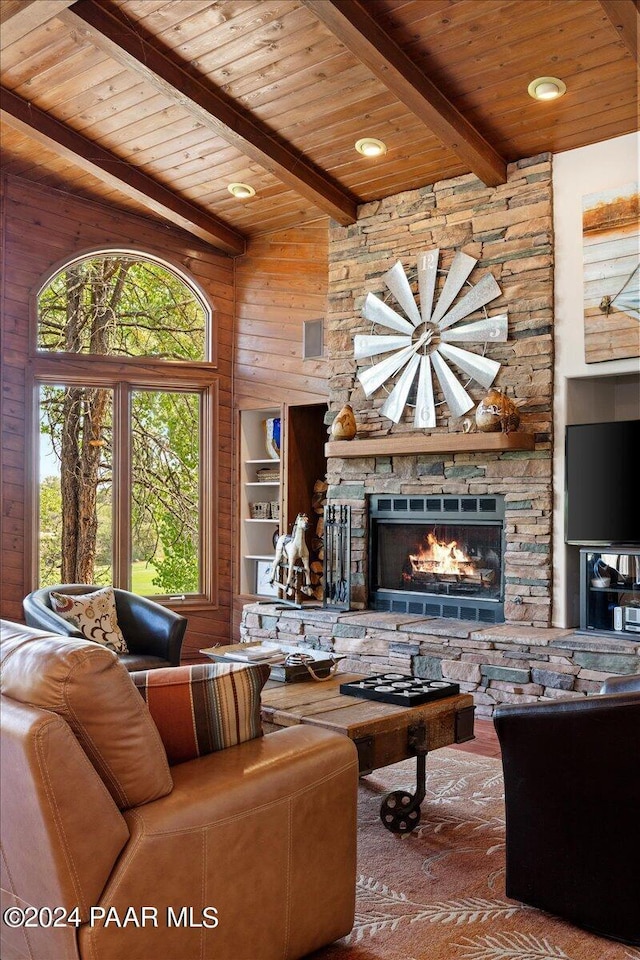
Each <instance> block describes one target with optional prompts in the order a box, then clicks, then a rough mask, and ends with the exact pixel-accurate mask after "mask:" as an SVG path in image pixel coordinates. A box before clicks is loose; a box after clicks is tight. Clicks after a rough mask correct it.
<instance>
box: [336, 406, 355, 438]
mask: <svg viewBox="0 0 640 960" xmlns="http://www.w3.org/2000/svg"><path fill="white" fill-rule="evenodd" d="M357 432H358V426H357V424H356V418H355V415H354V412H353V407H352V406H351V404H350V403H345V405H344V407H343V408H342V410H341V411H340V413H338V414H337V415H336V418H335V420H334V421H333V423H332V424H331V436H332V437H333V439H334V440H353V438H354V437H355V435H356V433H357Z"/></svg>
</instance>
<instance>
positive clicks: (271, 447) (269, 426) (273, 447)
mask: <svg viewBox="0 0 640 960" xmlns="http://www.w3.org/2000/svg"><path fill="white" fill-rule="evenodd" d="M264 433H265V442H264V445H265V449H266V451H267V455H268V456H269V457H271V459H272V460H279V459H280V417H269V419H268V420H265V421H264Z"/></svg>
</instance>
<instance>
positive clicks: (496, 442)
mask: <svg viewBox="0 0 640 960" xmlns="http://www.w3.org/2000/svg"><path fill="white" fill-rule="evenodd" d="M534 448H535V437H534V435H533V434H532V433H518V432H517V431H516V432H514V433H403V434H397V435H395V436H386V437H374V438H372V439H368V440H330V441H329V443H326V444H325V447H324V452H325V455H326V456H327V457H394V456H401V455H402V454H409V455H415V454H417V453H434V454H437V453H491V452H500V451H503V450H533V449H534Z"/></svg>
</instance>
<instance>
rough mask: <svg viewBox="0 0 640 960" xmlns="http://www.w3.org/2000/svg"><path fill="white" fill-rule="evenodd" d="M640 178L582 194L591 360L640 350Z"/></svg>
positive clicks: (620, 356)
mask: <svg viewBox="0 0 640 960" xmlns="http://www.w3.org/2000/svg"><path fill="white" fill-rule="evenodd" d="M639 199H640V198H639V192H638V184H637V183H632V184H628V185H627V186H625V187H618V188H615V189H612V190H605V191H602V192H601V193H592V194H589V195H588V196H585V197H583V199H582V245H583V262H584V349H585V361H586V362H587V363H598V362H601V361H603V360H620V359H623V358H625V357H637V356H640V213H639Z"/></svg>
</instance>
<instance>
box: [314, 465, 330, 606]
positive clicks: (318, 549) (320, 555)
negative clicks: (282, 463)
mask: <svg viewBox="0 0 640 960" xmlns="http://www.w3.org/2000/svg"><path fill="white" fill-rule="evenodd" d="M328 487H329V484H328V483H327V482H326V481H325V480H316V482H315V483H314V485H313V497H312V500H311V506H312V508H313V512H314V514H315V515H316V529H315V533H314V535H313V538H312V540H311V564H310V566H311V587H312V589H313V596H314V598H315V599H316V600H322V598H323V594H324V587H323V584H322V571H323V565H324V505H325V503H326V502H327V489H328Z"/></svg>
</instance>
